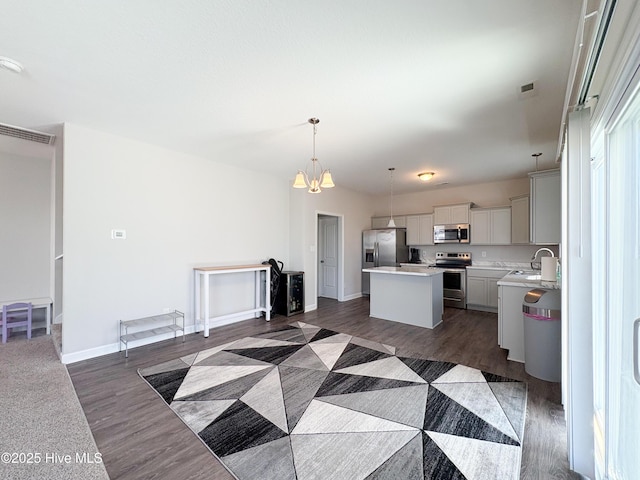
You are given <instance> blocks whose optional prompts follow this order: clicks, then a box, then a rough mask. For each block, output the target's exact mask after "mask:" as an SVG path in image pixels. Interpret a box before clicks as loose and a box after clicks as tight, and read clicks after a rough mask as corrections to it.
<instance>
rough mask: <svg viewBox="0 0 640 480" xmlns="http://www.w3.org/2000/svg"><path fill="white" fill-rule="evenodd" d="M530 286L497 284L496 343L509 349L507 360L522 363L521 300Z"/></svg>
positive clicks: (522, 324)
mask: <svg viewBox="0 0 640 480" xmlns="http://www.w3.org/2000/svg"><path fill="white" fill-rule="evenodd" d="M529 290H531V287H515V286H510V285H498V302H499V305H498V344H499V345H500V347H502V348H504V349H507V350H509V354H508V355H507V359H508V360H513V361H516V362H522V363H524V318H523V316H522V302H523V301H524V296H525V295H526V294H527V292H528V291H529Z"/></svg>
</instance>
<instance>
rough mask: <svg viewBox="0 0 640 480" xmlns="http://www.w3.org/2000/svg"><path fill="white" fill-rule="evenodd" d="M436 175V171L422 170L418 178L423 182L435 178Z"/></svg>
mask: <svg viewBox="0 0 640 480" xmlns="http://www.w3.org/2000/svg"><path fill="white" fill-rule="evenodd" d="M434 175H435V173H434V172H422V173H419V174H418V178H419V179H420V180H422V181H423V182H428V181H429V180H431V179H432V178H433V176H434Z"/></svg>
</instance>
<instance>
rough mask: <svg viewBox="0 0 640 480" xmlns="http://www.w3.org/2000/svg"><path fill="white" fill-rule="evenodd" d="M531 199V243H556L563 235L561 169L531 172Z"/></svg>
mask: <svg viewBox="0 0 640 480" xmlns="http://www.w3.org/2000/svg"><path fill="white" fill-rule="evenodd" d="M529 180H530V187H531V192H530V193H531V199H530V206H529V209H530V218H529V228H530V232H529V236H530V240H531V243H535V244H544V245H549V244H551V245H555V244H558V243H560V237H561V203H562V200H561V181H560V170H559V169H555V170H543V171H541V172H535V173H530V174H529Z"/></svg>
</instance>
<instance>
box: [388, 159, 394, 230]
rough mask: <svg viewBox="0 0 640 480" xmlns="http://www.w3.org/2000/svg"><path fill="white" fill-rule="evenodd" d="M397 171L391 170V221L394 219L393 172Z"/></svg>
mask: <svg viewBox="0 0 640 480" xmlns="http://www.w3.org/2000/svg"><path fill="white" fill-rule="evenodd" d="M394 170H395V168H390V169H389V171H390V172H391V180H390V184H391V185H390V190H391V196H390V199H389V211H390V212H391V219H393V171H394Z"/></svg>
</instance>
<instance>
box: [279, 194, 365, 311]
mask: <svg viewBox="0 0 640 480" xmlns="http://www.w3.org/2000/svg"><path fill="white" fill-rule="evenodd" d="M290 206H291V208H290V222H291V256H290V258H291V263H290V265H285V268H286V269H287V270H302V271H304V272H305V309H306V310H312V309H315V308H316V307H317V304H316V291H317V287H316V282H317V240H318V238H317V216H318V214H328V215H335V216H342V218H343V225H342V227H343V238H344V250H343V259H344V283H343V288H342V292H341V293H342V295H340V292H339V293H338V295H339V297H341V298H343V299H345V300H349V299H351V298H356V297H358V296H360V295H361V293H362V287H361V278H362V276H361V269H362V231H363V230H366V229H368V228H370V225H371V216H372V214H373V207H372V203H371V197H369V196H366V195H362V194H359V193H355V192H352V191H349V190H346V189H343V188H340V187H335V188H332V189H326V190H323V191H322V193H320V194H310V193H307V191H306V190H303V189H299V190H298V189H293V188H290Z"/></svg>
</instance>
